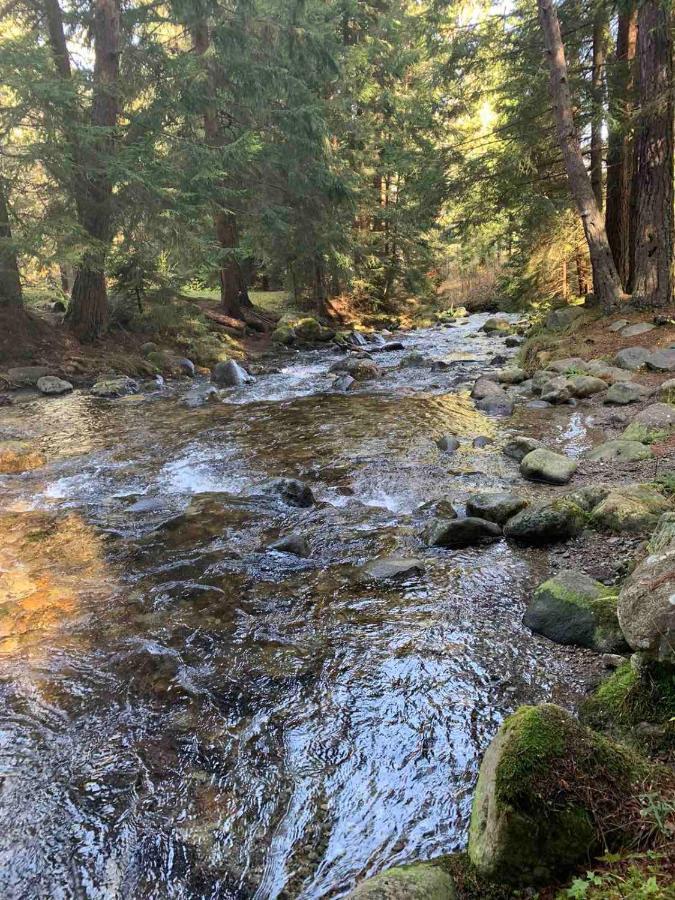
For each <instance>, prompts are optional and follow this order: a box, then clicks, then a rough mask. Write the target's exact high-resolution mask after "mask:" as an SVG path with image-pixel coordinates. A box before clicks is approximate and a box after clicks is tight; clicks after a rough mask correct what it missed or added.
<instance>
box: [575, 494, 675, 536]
mask: <svg viewBox="0 0 675 900" xmlns="http://www.w3.org/2000/svg"><path fill="white" fill-rule="evenodd" d="M670 509H671V504H670V502H669V501H668V500H667V499H666V498H665V497H664V496H663V494H662V493H661V492H660V491H659V490H657V489H656V488H655V487H653V486H651V485H649V484H634V485H626V487H620V488H617V489H616V490H614V491H610V493H609V494H608V495H607V496H606V497H605V499H604V500H603V501H602V502H601V503H599V504H598V505H597V506H596V507H595V508H594V509H593V511H592V512H591V524H593V525H594V526H595V527H596V528H599V529H601V530H605V531H613V532H617V533H621V532H629V533H631V534H640V533H642V532H645V531H649V530H651V529H652V528H654V527H655V526H656V525H657V523H658V521H659V518H660V517H661V515H662V514H663V513H664V512H668V511H669V510H670Z"/></svg>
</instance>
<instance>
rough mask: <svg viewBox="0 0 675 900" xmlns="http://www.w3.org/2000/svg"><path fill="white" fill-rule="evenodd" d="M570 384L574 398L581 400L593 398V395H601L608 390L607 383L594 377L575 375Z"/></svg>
mask: <svg viewBox="0 0 675 900" xmlns="http://www.w3.org/2000/svg"><path fill="white" fill-rule="evenodd" d="M568 383H569V385H570V387H571V391H572V396H573V397H579V398H580V399H583V398H584V397H592V396H593V394H599V393H600V392H601V391H606V390H607V388H608V384H607V382H606V381H603V380H602V379H601V378H596V377H595V376H594V375H574V376H573V377H572V378H570V379H569V382H568Z"/></svg>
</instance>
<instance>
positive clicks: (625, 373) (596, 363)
mask: <svg viewBox="0 0 675 900" xmlns="http://www.w3.org/2000/svg"><path fill="white" fill-rule="evenodd" d="M586 374H587V375H595V377H596V378H602V380H603V381H606V382H607V383H608V384H614V382H616V381H630V378H631V373H630V371H629V370H628V369H621V368H619V366H610V365H609V364H608V363H606V362H605V361H604V360H602V359H591V360H590V361H589V362H587V363H586Z"/></svg>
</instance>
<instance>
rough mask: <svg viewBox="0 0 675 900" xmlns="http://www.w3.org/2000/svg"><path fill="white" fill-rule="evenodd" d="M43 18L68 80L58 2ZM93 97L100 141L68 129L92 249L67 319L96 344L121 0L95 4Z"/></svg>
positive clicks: (103, 311) (101, 323)
mask: <svg viewBox="0 0 675 900" xmlns="http://www.w3.org/2000/svg"><path fill="white" fill-rule="evenodd" d="M44 10H45V17H46V20H47V28H48V33H49V43H50V46H51V49H52V55H53V58H54V65H55V68H56V71H57V72H58V74H59V75H60V76H61V78H62V79H63V80H64V82H68V81H69V80H70V78H71V66H70V59H69V56H68V47H67V44H66V40H65V33H64V29H63V15H62V12H61V8H60V6H59V3H58V0H44ZM92 34H93V44H94V78H93V85H94V86H93V97H92V103H91V110H90V115H89V121H90V123H91V125H92V127H93V129H94V131H95V132H96V133H97V134H98V135H99V136H98V137H96V138H94V139H92V140H91V141H90V142H87V143H86V145H85V144H83V143H81V142H80V141H79V139H78V137H77V135H76V133H75V132H74V131H73V130H72V128H69V125H68V123H66V124H65V125H64V128H65V129H66V134H67V135H68V139H69V141H70V143H71V145H72V153H73V159H74V161H75V166H76V170H77V171H76V173H75V178H74V179H73V186H72V190H73V195H74V198H75V204H76V206H77V212H78V219H79V224H80V225H81V227H82V229H83V231H84V232H85V233H86V235H87V237H88V239H89V247H88V249H87V251H86V253H85V254H84V256H83V258H82V260H81V261H80V263H79V264H78V266H77V270H76V274H75V281H74V284H73V290H72V294H71V300H70V306H69V308H68V313H67V316H66V318H67V320H68V322H69V323H70V325H71V327H72V328H73V330H74V331H75V333H76V334H77V335H78V336H79V337H80V338H81V339H82V340H85V341H90V340H94V339H95V338H97V337H99V336H100V335H101V334H102V333H103V332H104V331H105V328H106V326H107V323H108V297H107V292H106V279H105V261H106V257H107V254H108V250H109V249H110V242H111V240H112V181H111V178H110V172H109V158H110V155H111V154H112V153H114V146H115V139H114V135H113V133H112V132H113V129H114V128H115V126H116V125H117V116H118V112H119V96H118V92H119V56H120V0H94V19H93V26H92Z"/></svg>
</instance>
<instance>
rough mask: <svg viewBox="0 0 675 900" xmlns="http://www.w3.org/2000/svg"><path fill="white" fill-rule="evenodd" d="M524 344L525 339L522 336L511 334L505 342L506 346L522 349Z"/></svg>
mask: <svg viewBox="0 0 675 900" xmlns="http://www.w3.org/2000/svg"><path fill="white" fill-rule="evenodd" d="M523 343H525V338H524V337H523V336H522V335H521V334H509V335H507V337H506V339H505V341H504V346H506V347H520V345H521V344H523Z"/></svg>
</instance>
